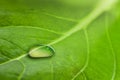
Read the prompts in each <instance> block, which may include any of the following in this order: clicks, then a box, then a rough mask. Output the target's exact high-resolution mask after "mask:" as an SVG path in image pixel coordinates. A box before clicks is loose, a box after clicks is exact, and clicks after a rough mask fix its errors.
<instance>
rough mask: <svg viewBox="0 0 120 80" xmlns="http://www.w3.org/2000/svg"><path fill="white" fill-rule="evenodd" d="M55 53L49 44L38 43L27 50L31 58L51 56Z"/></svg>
mask: <svg viewBox="0 0 120 80" xmlns="http://www.w3.org/2000/svg"><path fill="white" fill-rule="evenodd" d="M54 53H55V51H54V49H53V48H52V47H51V46H45V45H40V46H36V47H34V48H32V49H31V50H30V51H29V56H30V57H32V58H42V57H51V56H53V55H54Z"/></svg>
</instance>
